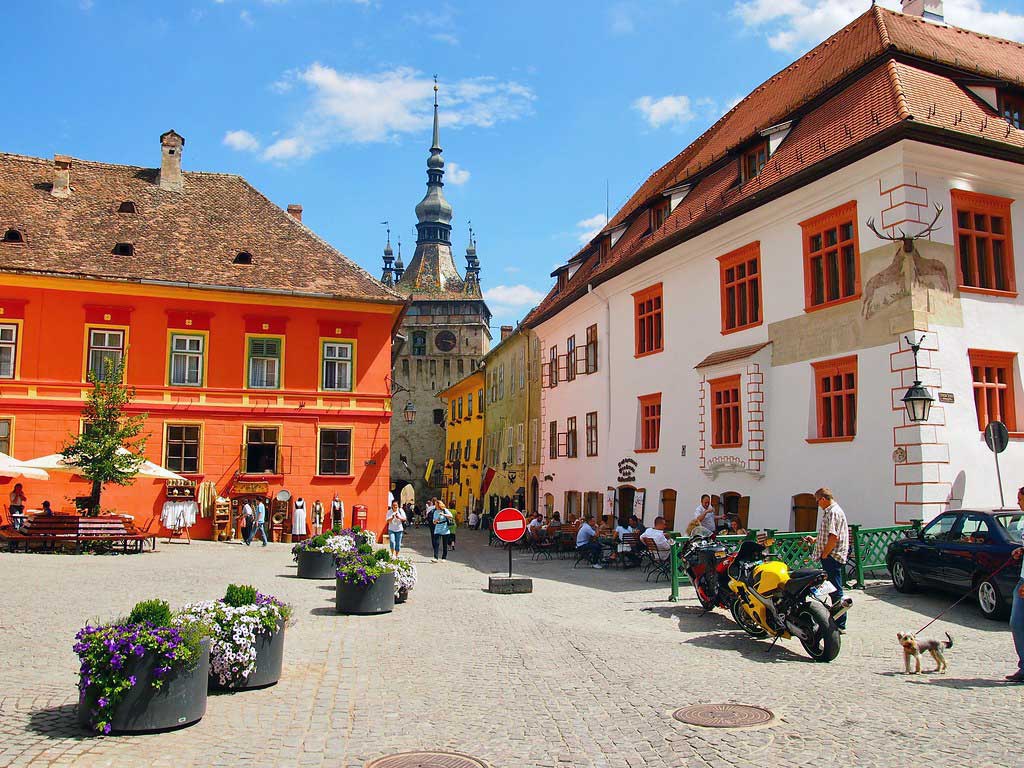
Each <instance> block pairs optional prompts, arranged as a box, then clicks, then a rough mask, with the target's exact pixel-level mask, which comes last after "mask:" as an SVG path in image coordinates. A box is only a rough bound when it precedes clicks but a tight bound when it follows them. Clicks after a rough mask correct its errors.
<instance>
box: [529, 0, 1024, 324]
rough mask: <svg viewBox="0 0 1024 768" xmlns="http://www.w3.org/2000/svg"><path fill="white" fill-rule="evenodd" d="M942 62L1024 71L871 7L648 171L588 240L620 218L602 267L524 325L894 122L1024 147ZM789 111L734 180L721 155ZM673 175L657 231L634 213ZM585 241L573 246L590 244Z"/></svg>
mask: <svg viewBox="0 0 1024 768" xmlns="http://www.w3.org/2000/svg"><path fill="white" fill-rule="evenodd" d="M922 60H927V61H922ZM927 62H932V63H931V64H929V63H927ZM936 64H938V65H941V66H939V67H936V66H935V65H936ZM949 66H953V67H956V68H958V69H959V70H960V71H962V72H964V73H965V74H966V75H967V76H969V77H973V78H977V77H978V76H982V77H987V78H994V79H996V80H1004V81H1005V80H1009V79H1010V78H1011V75H1010V73H1012V80H1013V82H1018V79H1019V77H1020V73H1022V72H1024V45H1021V44H1018V43H1012V42H1008V41H1005V40H999V39H996V38H991V37H988V36H986V35H980V34H978V33H975V32H970V31H966V30H961V29H956V28H955V27H945V26H940V25H936V24H932V23H930V22H927V21H924V20H923V19H920V18H916V17H909V16H904V15H903V14H900V13H896V12H894V11H888V10H885V9H882V8H878V7H874V8H872V9H870V10H869V11H867V12H866V13H865V14H863V15H862V16H860V17H858V18H857V19H855V20H854V21H852V22H851V23H850V24H848V25H847V26H846V27H844V28H843V29H841V30H840V31H839V32H837V33H836V34H835V35H833V36H832V37H830V38H829V39H828V40H826V41H825V42H823V43H822V44H821V45H819V46H817V47H816V48H815V49H814V50H812V51H811V52H810V53H808V54H806V55H805V56H803V57H801V58H800V59H799V60H798V61H796V62H795V63H793V64H792V65H790V66H789V67H787V68H786V69H784V70H782V72H780V73H779V74H777V75H775V76H774V77H772V78H770V79H769V80H768V81H766V82H765V83H763V84H762V85H760V86H759V87H758V88H756V89H755V90H754V91H753V92H752V93H751V94H750V95H748V96H747V97H746V98H745V99H743V100H742V101H740V102H739V103H738V104H737V105H736V106H735V107H733V109H731V110H730V111H729V112H728V113H726V114H725V115H724V116H723V117H722V118H721V119H720V120H719V121H718V122H717V123H715V124H714V125H713V126H712V127H711V128H709V129H708V130H707V131H706V132H705V133H704V134H703V135H702V136H700V137H699V138H698V139H696V140H695V141H694V142H693V143H692V144H691V145H690V146H688V147H687V148H686V149H685V150H683V152H681V153H680V154H679V155H678V156H676V157H675V158H673V159H672V160H671V161H669V162H668V163H667V164H666V165H665V166H663V167H662V168H660V169H659V170H657V171H655V172H654V174H652V175H651V177H650V178H649V179H648V180H647V181H646V182H645V183H644V184H643V185H642V186H641V188H640V189H639V190H638V191H637V192H636V193H635V194H634V195H633V197H632V198H631V199H630V200H629V201H628V202H627V203H626V205H625V206H623V208H622V209H621V210H620V211H619V212H618V213H617V214H616V215H615V216H614V217H613V218H612V219H611V221H610V222H609V223H608V225H607V226H606V227H605V228H604V230H603V231H602V232H601V233H600V234H599V235H598V236H597V237H596V238H595V240H598V239H600V238H601V237H603V236H604V235H606V234H607V233H608V232H609V231H610V230H611V229H614V228H615V227H617V226H620V225H621V224H623V223H626V222H628V223H629V227H628V228H627V230H626V232H625V233H624V234H623V235H622V237H621V238H620V239H619V241H618V242H617V243H616V245H615V247H614V248H612V249H611V252H610V253H609V254H608V255H607V257H606V258H605V259H604V260H603V261H601V263H600V264H596V263H594V262H595V261H596V258H595V257H593V256H591V257H589V258H588V259H587V262H586V263H585V264H584V265H583V266H581V267H580V268H579V270H578V271H577V273H576V274H575V275H574V276H573V278H572V279H571V280H569V282H568V284H567V285H566V286H565V288H564V289H563V290H562V291H555V290H554V289H553V290H552V291H551V293H549V294H548V296H547V297H546V298H545V299H544V300H543V301H541V303H540V304H539V305H538V306H537V307H535V308H534V309H533V310H532V311H531V312H530V313H529V314H528V315H527V317H526V318H525V319H524V320H523V322H524V324H528V325H535V324H536V323H538V322H540V321H541V320H542V319H543V318H546V317H548V316H550V315H551V314H552V313H553V312H556V311H558V310H559V309H561V308H562V307H563V306H566V305H567V304H569V303H571V302H572V301H574V300H575V298H576V297H578V296H579V295H581V292H582V291H583V290H584V289H585V287H586V284H587V283H600V282H602V281H603V280H604V279H608V278H610V277H611V276H613V275H614V274H617V273H618V272H620V271H622V270H623V269H625V268H627V267H628V266H630V265H631V264H632V263H635V262H639V261H642V260H643V259H644V258H646V257H650V256H653V255H655V254H656V253H658V252H660V251H661V250H664V249H665V248H667V247H670V246H671V245H672V244H674V243H676V242H679V241H681V240H684V239H686V238H687V236H693V235H696V234H698V233H699V232H702V231H704V230H706V229H709V228H711V227H713V226H716V225H717V223H719V222H720V221H722V220H724V219H725V218H727V217H730V216H731V215H736V214H738V213H739V212H741V211H742V210H745V209H746V208H748V207H753V206H756V205H759V204H763V203H764V202H767V200H769V199H771V197H772V196H774V195H776V194H780V193H781V192H782V191H785V185H784V184H782V182H787V181H788V182H790V183H794V182H795V180H796V179H798V178H803V177H804V176H806V174H809V173H814V172H815V169H820V168H822V167H823V164H824V163H825V162H826V161H829V162H839V161H840V160H841V159H842V158H843V156H844V153H847V156H850V157H852V156H853V153H857V152H859V153H861V155H863V154H866V153H868V152H869V151H875V150H877V149H880V148H881V147H882V146H884V143H882V141H883V139H884V136H883V135H884V134H886V133H887V132H889V135H890V136H893V137H895V131H897V130H898V129H900V128H902V127H906V128H908V129H910V128H914V129H917V128H920V129H921V130H926V129H936V130H937V131H940V132H942V133H943V134H944V135H946V136H951V137H955V136H956V135H959V137H960V138H964V139H966V138H970V139H988V140H991V141H994V142H998V143H999V144H1000V145H1003V146H1004V147H1005V148H1007V149H1011V150H1013V149H1020V148H1022V147H1024V131H1020V130H1017V129H1015V128H1012V127H1010V126H1009V124H1008V123H1007V122H1006V121H1005V120H1003V119H1002V118H1000V117H999V116H998V115H997V114H996V113H995V112H994V111H993V110H992V109H991V108H990V107H989V106H988V105H987V104H985V103H984V102H982V101H981V100H980V99H976V98H974V97H973V96H972V95H970V94H968V93H967V92H966V91H965V90H964V89H963V88H962V87H961V86H960V85H959V84H958V83H957V82H955V81H954V80H953V79H952V78H951V75H950V73H949V72H948V70H947V69H946V67H949ZM932 70H936V71H932ZM940 71H941V74H940V73H939V72H940ZM790 119H795V123H794V125H793V127H792V129H791V131H790V133H789V135H788V136H787V137H786V138H785V140H784V141H783V142H782V143H781V144H780V145H779V147H778V149H777V150H776V151H775V153H774V154H773V155H772V157H771V159H770V160H769V161H768V164H767V166H765V168H764V170H762V171H761V173H759V174H758V175H757V176H756V177H754V178H753V179H751V180H749V181H747V182H746V183H744V184H740V183H739V182H740V180H739V168H738V163H736V162H723V158H726V157H728V156H730V154H732V153H735V152H736V150H737V148H739V147H741V146H743V145H744V144H746V143H747V142H749V141H752V140H753V139H755V138H756V137H757V136H758V134H759V132H760V131H761V130H763V129H765V128H767V127H770V126H773V125H777V124H779V123H781V122H784V121H786V120H790ZM869 140H870V141H869ZM872 142H873V143H872ZM1021 159H1022V160H1024V156H1021ZM682 183H692V184H693V187H692V189H691V190H690V192H689V194H688V195H687V196H686V197H685V198H684V199H683V201H682V202H680V203H679V205H678V206H677V207H676V208H675V210H673V212H672V214H671V215H670V216H669V218H668V220H667V221H666V222H665V223H664V224H663V225H662V227H661V228H660V229H659V230H658V231H657V232H653V233H649V232H648V231H647V229H648V228H647V224H646V222H647V216H646V214H645V213H644V212H643V209H644V208H645V206H647V205H648V204H649V203H650V202H651V201H652V200H654V199H656V198H658V197H660V196H661V195H662V194H663V193H664V192H665V191H666V190H668V189H671V188H673V187H676V186H678V185H680V184H682ZM593 242H594V241H592V243H593ZM592 243H591V244H590V245H588V246H586V247H585V248H584V249H583V250H582V251H581V253H588V252H590V251H593V250H594V249H593V247H592ZM588 266H590V267H591V268H590V269H587V267H588Z"/></svg>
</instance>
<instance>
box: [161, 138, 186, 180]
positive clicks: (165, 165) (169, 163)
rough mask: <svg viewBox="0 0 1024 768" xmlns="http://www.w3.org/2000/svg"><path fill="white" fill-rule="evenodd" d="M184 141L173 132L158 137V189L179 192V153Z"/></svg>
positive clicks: (180, 178)
mask: <svg viewBox="0 0 1024 768" xmlns="http://www.w3.org/2000/svg"><path fill="white" fill-rule="evenodd" d="M184 147H185V139H184V138H183V137H182V136H180V135H179V134H177V133H175V132H174V131H173V130H170V131H168V132H167V133H165V134H163V135H161V136H160V189H166V190H167V191H168V192H181V190H182V186H183V179H182V176H181V151H182V150H183V149H184Z"/></svg>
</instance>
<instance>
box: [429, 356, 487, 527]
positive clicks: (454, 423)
mask: <svg viewBox="0 0 1024 768" xmlns="http://www.w3.org/2000/svg"><path fill="white" fill-rule="evenodd" d="M438 397H440V398H441V399H442V400H444V401H445V405H446V412H447V416H446V418H445V455H444V479H445V488H444V502H445V504H447V505H448V507H449V508H450V509H451V510H452V512H453V513H454V514H455V517H456V519H457V520H458V521H459V522H463V521H465V519H466V516H467V515H468V514H469V511H470V510H471V509H474V508H475V507H478V506H479V500H480V478H481V473H482V472H483V441H484V372H483V369H482V368H478V369H477V370H475V371H474V372H473V373H471V374H469V375H468V376H466V377H465V378H463V379H461V380H459V381H457V382H456V383H455V384H452V386H450V387H448V389H446V390H444V391H443V392H441V393H440V394H439V395H438Z"/></svg>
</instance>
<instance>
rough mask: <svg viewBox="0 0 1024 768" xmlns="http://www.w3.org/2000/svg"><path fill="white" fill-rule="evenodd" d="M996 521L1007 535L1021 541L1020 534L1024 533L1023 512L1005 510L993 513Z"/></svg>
mask: <svg viewBox="0 0 1024 768" xmlns="http://www.w3.org/2000/svg"><path fill="white" fill-rule="evenodd" d="M995 518H996V522H998V523H999V524H1000V525H1001V526H1003V528H1004V529H1005V530H1006V533H1007V535H1008V536H1009V537H1010V538H1011V539H1012V540H1013V541H1016V542H1017V543H1020V541H1021V538H1022V537H1021V534H1022V533H1024V512H1007V513H1004V514H1000V515H995Z"/></svg>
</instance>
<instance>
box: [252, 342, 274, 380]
mask: <svg viewBox="0 0 1024 768" xmlns="http://www.w3.org/2000/svg"><path fill="white" fill-rule="evenodd" d="M280 386H281V339H272V338H253V339H249V387H250V389H278V388H280Z"/></svg>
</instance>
